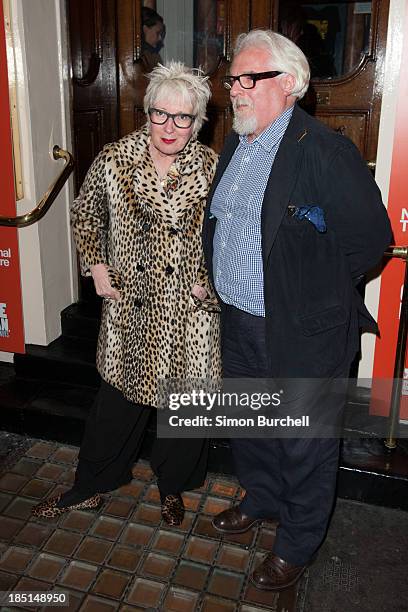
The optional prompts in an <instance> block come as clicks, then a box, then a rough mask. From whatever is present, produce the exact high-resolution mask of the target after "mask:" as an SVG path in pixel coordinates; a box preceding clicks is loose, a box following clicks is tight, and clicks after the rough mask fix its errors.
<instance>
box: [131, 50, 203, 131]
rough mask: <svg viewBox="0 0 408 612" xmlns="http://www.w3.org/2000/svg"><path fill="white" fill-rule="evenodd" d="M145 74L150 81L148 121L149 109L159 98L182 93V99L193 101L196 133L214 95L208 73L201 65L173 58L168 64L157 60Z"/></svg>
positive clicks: (147, 92) (145, 105) (147, 104)
mask: <svg viewBox="0 0 408 612" xmlns="http://www.w3.org/2000/svg"><path fill="white" fill-rule="evenodd" d="M146 76H147V78H148V79H149V81H150V82H149V84H148V86H147V89H146V94H145V97H144V101H143V105H144V111H145V113H146V115H147V118H148V121H149V115H148V110H149V108H151V107H154V105H155V103H156V102H157V101H158V99H159V98H160V99H162V100H163V98H166V97H168V99H169V100H171V99H172V98H174V96H175V95H179V96H180V97H181V99H182V100H183V102H185V101H187V102H189V103H191V105H192V113H193V115H195V120H194V128H193V134H194V135H196V134H197V132H199V130H200V128H201V126H202V125H203V121H205V120H206V119H207V117H206V114H205V111H206V108H207V103H208V100H209V99H210V96H211V90H210V86H209V82H208V79H209V77H207V76H204V73H203V71H202V70H201V69H200V68H187V67H186V66H185V65H184V64H183V63H182V62H176V61H173V60H172V61H170V62H168V63H166V65H165V66H163V65H162V64H158V65H157V66H156V67H155V68H153V70H152V71H151V72H150V73H149V74H148V75H146Z"/></svg>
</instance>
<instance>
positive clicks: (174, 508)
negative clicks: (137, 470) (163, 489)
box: [161, 495, 184, 527]
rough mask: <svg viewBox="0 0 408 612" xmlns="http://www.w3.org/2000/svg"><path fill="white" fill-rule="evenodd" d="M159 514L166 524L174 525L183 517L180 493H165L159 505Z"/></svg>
mask: <svg viewBox="0 0 408 612" xmlns="http://www.w3.org/2000/svg"><path fill="white" fill-rule="evenodd" d="M161 515H162V517H163V520H164V522H165V523H167V525H170V526H171V527H176V526H177V525H181V523H182V522H183V519H184V504H183V498H182V497H181V495H166V497H165V498H164V501H163V503H162V505H161Z"/></svg>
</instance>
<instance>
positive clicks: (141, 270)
mask: <svg viewBox="0 0 408 612" xmlns="http://www.w3.org/2000/svg"><path fill="white" fill-rule="evenodd" d="M136 270H137V271H138V272H144V271H145V267H144V265H143V264H140V263H138V264H137V266H136Z"/></svg>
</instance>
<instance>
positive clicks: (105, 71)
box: [67, 0, 118, 192]
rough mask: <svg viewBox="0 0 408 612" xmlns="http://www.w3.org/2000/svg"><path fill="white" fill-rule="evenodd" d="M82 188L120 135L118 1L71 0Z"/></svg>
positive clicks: (77, 176) (75, 126)
mask: <svg viewBox="0 0 408 612" xmlns="http://www.w3.org/2000/svg"><path fill="white" fill-rule="evenodd" d="M67 6H68V18H69V34H70V36H69V39H70V51H71V75H72V91H73V120H74V121H73V132H74V134H73V136H74V156H75V160H76V169H75V187H76V192H78V190H79V187H80V185H81V184H82V181H83V179H84V177H85V174H86V172H87V170H88V168H89V166H90V165H91V163H92V161H93V159H94V158H95V157H96V155H97V153H98V152H99V151H100V150H101V149H102V147H103V145H104V144H106V143H107V142H111V141H113V140H116V139H117V138H118V85H117V58H116V0H81V1H78V0H68V4H67Z"/></svg>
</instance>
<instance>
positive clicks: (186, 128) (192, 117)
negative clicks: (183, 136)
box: [147, 107, 197, 130]
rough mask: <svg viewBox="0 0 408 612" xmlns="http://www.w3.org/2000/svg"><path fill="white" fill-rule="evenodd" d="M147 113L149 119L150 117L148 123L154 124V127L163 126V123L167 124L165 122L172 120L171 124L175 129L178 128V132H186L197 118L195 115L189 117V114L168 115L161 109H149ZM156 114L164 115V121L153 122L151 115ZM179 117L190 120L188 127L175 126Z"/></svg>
mask: <svg viewBox="0 0 408 612" xmlns="http://www.w3.org/2000/svg"><path fill="white" fill-rule="evenodd" d="M147 112H148V113H149V117H150V121H151V122H152V123H154V124H155V125H164V124H165V123H167V121H168V120H169V119H170V117H171V119H173V123H174V125H175V126H176V127H178V128H179V129H180V130H188V128H190V127H191V126H192V125H193V122H194V120H195V119H196V118H197V115H190V114H189V113H176V114H173V113H168V112H167V111H164V110H162V109H161V108H153V107H152V108H149V109H148V111H147ZM153 112H156V113H163V115H166V119H165V120H164V121H153V119H152V113H153ZM180 115H183V116H184V117H189V118H190V119H191V121H190V125H177V117H180Z"/></svg>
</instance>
